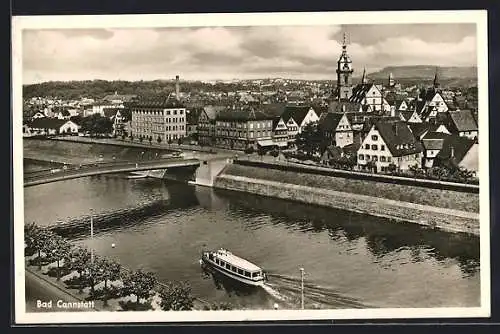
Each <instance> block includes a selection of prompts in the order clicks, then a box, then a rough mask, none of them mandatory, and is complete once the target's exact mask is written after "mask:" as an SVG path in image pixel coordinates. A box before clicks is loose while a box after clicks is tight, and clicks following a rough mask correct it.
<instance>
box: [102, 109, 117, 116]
mask: <svg viewBox="0 0 500 334" xmlns="http://www.w3.org/2000/svg"><path fill="white" fill-rule="evenodd" d="M118 110H120V109H118V108H102V112H103V113H104V117H107V118H111V117H113V116H116V113H117V112H118Z"/></svg>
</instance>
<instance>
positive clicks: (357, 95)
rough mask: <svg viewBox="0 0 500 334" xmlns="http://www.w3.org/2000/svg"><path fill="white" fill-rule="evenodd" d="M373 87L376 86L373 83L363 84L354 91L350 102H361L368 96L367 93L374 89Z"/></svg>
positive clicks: (355, 87)
mask: <svg viewBox="0 0 500 334" xmlns="http://www.w3.org/2000/svg"><path fill="white" fill-rule="evenodd" d="M372 86H375V85H374V84H373V83H361V84H358V85H356V86H354V88H353V89H352V95H351V97H350V98H349V101H350V102H361V101H363V99H364V98H365V96H366V93H368V91H369V90H370V88H372Z"/></svg>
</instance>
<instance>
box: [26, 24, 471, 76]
mask: <svg viewBox="0 0 500 334" xmlns="http://www.w3.org/2000/svg"><path fill="white" fill-rule="evenodd" d="M344 32H346V33H347V35H348V53H349V54H350V56H351V59H352V61H353V66H354V71H355V72H354V75H355V76H359V75H361V73H362V71H363V68H365V67H366V70H367V72H368V73H370V72H374V71H377V70H379V69H381V68H383V67H386V66H401V65H433V66H475V65H476V62H477V60H476V26H475V24H455V23H448V24H392V25H391V24H387V25H381V24H377V25H338V26H326V25H321V26H320V25H317V26H267V27H266V26H253V27H196V28H192V27H190V28H151V29H144V28H140V29H138V28H128V29H53V30H40V29H36V30H24V31H23V35H22V48H23V50H22V57H23V65H22V66H23V83H24V84H30V83H37V82H44V81H56V80H60V81H69V80H93V79H103V80H131V81H135V80H156V79H167V80H168V79H173V78H175V75H180V77H181V80H182V79H184V80H217V79H219V80H231V79H253V78H269V77H283V78H295V79H311V80H314V79H335V77H336V74H335V67H336V62H337V59H338V57H339V55H340V53H341V44H342V36H343V34H344Z"/></svg>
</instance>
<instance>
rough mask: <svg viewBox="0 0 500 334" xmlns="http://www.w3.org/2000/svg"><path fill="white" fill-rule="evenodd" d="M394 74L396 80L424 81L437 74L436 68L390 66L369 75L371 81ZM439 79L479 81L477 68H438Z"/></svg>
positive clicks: (425, 66)
mask: <svg viewBox="0 0 500 334" xmlns="http://www.w3.org/2000/svg"><path fill="white" fill-rule="evenodd" d="M390 73H392V75H393V76H394V79H396V80H399V79H410V78H411V79H423V80H432V79H433V78H434V74H435V73H436V66H431V65H415V66H389V67H385V68H383V69H382V70H380V71H378V72H373V73H369V74H368V77H369V78H370V79H387V78H388V77H389V74H390ZM438 74H439V78H440V79H443V80H448V79H477V67H476V66H470V67H438Z"/></svg>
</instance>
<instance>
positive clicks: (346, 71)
mask: <svg viewBox="0 0 500 334" xmlns="http://www.w3.org/2000/svg"><path fill="white" fill-rule="evenodd" d="M347 44H348V42H347V33H346V32H344V35H343V39H342V54H341V55H340V57H339V60H338V61H337V70H336V72H337V88H336V97H337V99H339V100H348V99H349V98H350V97H351V95H352V73H353V71H354V70H353V68H352V61H351V58H350V57H349V55H348V54H347Z"/></svg>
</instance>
